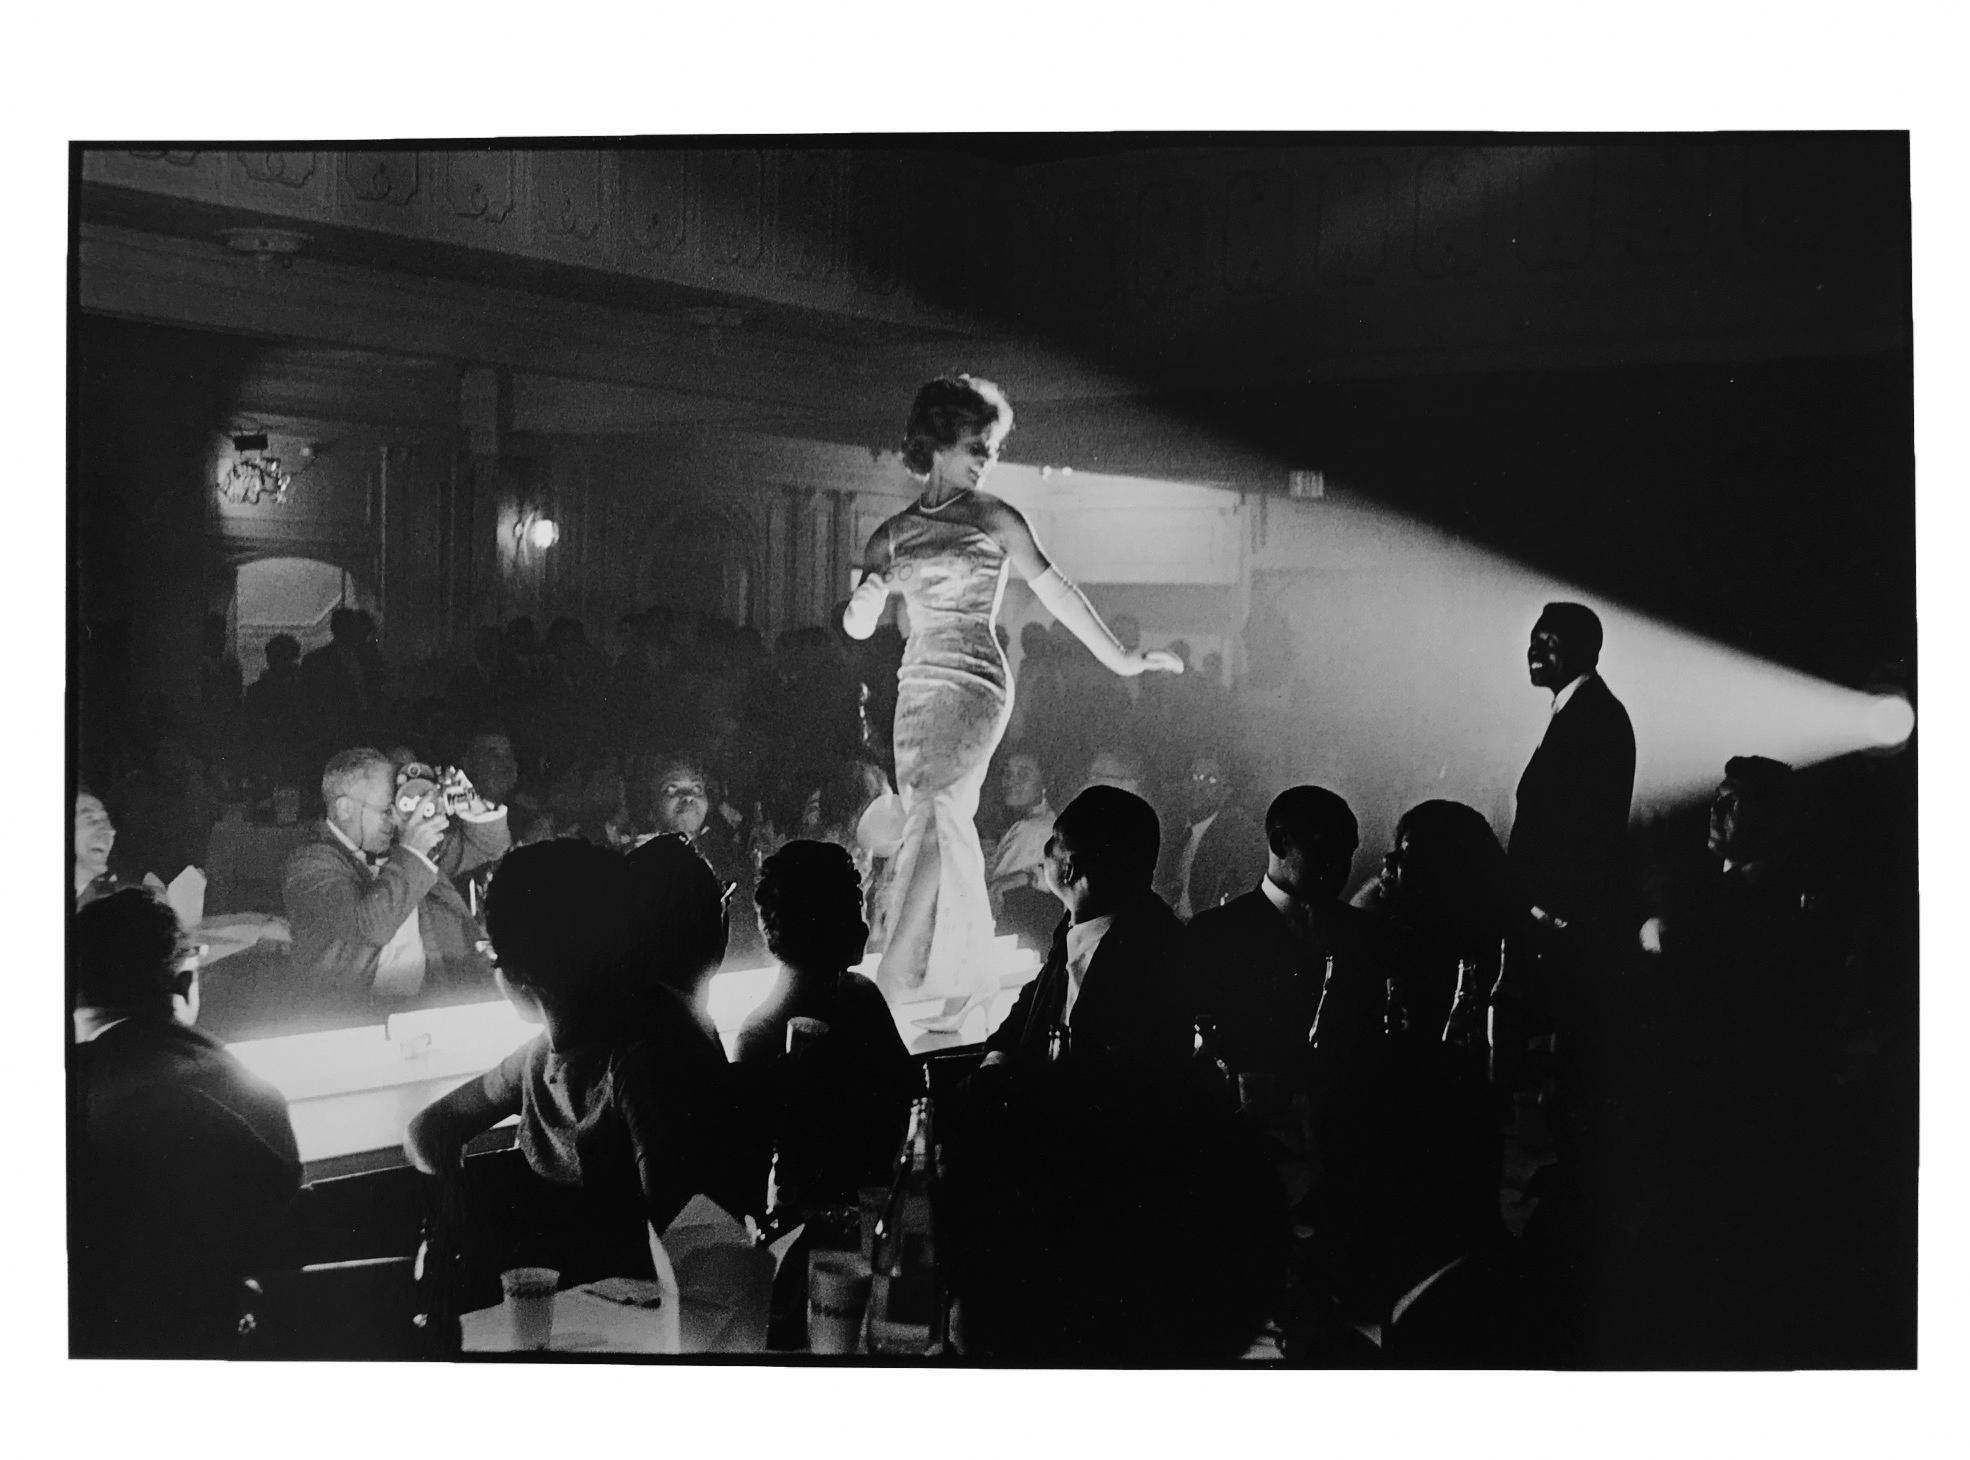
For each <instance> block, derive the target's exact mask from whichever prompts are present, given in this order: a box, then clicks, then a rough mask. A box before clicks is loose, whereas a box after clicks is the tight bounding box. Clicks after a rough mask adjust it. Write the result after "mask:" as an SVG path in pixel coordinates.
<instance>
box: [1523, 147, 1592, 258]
mask: <svg viewBox="0 0 1970 1460" xmlns="http://www.w3.org/2000/svg"><path fill="white" fill-rule="evenodd" d="M1599 162H1600V155H1599V153H1598V152H1597V151H1596V150H1595V149H1594V148H1591V147H1537V148H1530V147H1529V148H1523V149H1519V150H1518V151H1517V152H1516V153H1515V154H1514V155H1513V156H1512V157H1511V159H1510V161H1509V162H1508V164H1507V167H1506V171H1507V173H1508V175H1509V179H1510V181H1509V187H1510V191H1511V233H1510V235H1509V243H1510V248H1511V250H1512V255H1513V257H1514V258H1516V259H1517V260H1518V262H1519V264H1520V266H1521V267H1523V268H1524V269H1525V270H1526V271H1527V272H1529V273H1535V274H1537V273H1548V272H1560V271H1563V270H1568V269H1577V268H1579V267H1581V266H1582V265H1584V264H1586V263H1587V262H1588V260H1589V259H1591V258H1592V257H1593V253H1594V241H1595V226H1594V224H1595V190H1596V185H1597V183H1598V180H1599Z"/></svg>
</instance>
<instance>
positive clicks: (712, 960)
mask: <svg viewBox="0 0 1970 1460" xmlns="http://www.w3.org/2000/svg"><path fill="white" fill-rule="evenodd" d="M627 862H628V868H629V879H630V938H631V944H630V956H631V959H632V968H633V969H634V970H635V971H636V972H637V973H638V974H639V975H640V976H642V977H646V978H649V979H652V980H654V981H655V982H656V983H658V984H661V985H662V986H663V987H664V988H667V989H669V990H671V991H672V992H673V993H675V994H677V995H678V996H679V997H681V998H682V999H683V1000H684V1001H685V1002H686V1003H687V1004H689V1005H690V1006H691V1008H692V1009H693V1010H694V1011H698V1012H700V1013H701V1014H702V1012H703V995H704V986H705V981H706V980H707V979H709V978H710V977H711V976H712V975H713V974H714V973H716V972H717V971H718V966H719V964H720V963H722V962H723V961H724V959H725V949H726V945H727V943H728V941H729V939H730V936H731V921H730V915H729V906H730V902H731V897H732V894H731V891H730V889H729V888H728V887H727V885H726V884H725V883H722V882H720V881H719V879H718V875H717V874H716V873H715V872H713V871H712V870H711V866H710V864H709V863H707V862H706V861H705V859H704V858H703V857H701V856H699V855H698V854H697V852H696V851H695V850H694V849H693V848H692V846H691V843H690V842H689V841H687V840H686V839H685V838H683V837H681V836H675V835H667V836H657V837H652V838H651V839H650V840H649V841H646V842H644V843H643V845H641V846H640V847H638V848H637V849H636V850H635V851H633V852H631V853H630V854H629V856H628V858H627ZM703 1017H704V1018H706V1019H707V1020H708V1019H709V1015H704V1016H703ZM707 1027H709V1024H707Z"/></svg>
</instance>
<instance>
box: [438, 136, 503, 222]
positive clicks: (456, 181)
mask: <svg viewBox="0 0 1970 1460" xmlns="http://www.w3.org/2000/svg"><path fill="white" fill-rule="evenodd" d="M428 165H429V166H430V169H431V171H432V173H433V174H434V175H435V176H436V178H437V192H438V207H439V211H440V212H441V214H442V215H443V219H444V220H445V221H446V222H448V223H449V224H450V225H451V229H452V231H453V232H454V233H456V234H462V235H465V236H470V237H477V236H480V235H484V234H488V233H490V234H494V235H498V234H499V233H500V232H501V231H502V230H504V231H505V232H506V233H508V234H510V233H512V232H516V231H517V230H516V229H515V228H514V227H513V220H514V218H515V214H516V213H517V212H518V210H519V207H520V154H519V153H517V152H500V151H486V152H433V153H430V154H429V156H428Z"/></svg>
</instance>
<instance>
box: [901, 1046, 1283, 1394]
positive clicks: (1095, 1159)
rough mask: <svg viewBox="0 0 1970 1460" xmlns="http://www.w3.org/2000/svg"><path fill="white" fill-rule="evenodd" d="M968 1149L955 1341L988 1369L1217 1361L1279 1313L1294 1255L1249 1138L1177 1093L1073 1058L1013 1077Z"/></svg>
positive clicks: (953, 1236) (957, 1231)
mask: <svg viewBox="0 0 1970 1460" xmlns="http://www.w3.org/2000/svg"><path fill="white" fill-rule="evenodd" d="M965 1150H966V1153H967V1159H964V1160H962V1161H960V1160H957V1159H955V1158H954V1159H953V1162H952V1166H951V1173H950V1193H951V1198H952V1200H951V1202H950V1210H951V1213H952V1216H951V1220H950V1223H949V1226H948V1228H947V1230H948V1231H949V1233H950V1238H949V1240H950V1249H949V1251H950V1269H951V1283H952V1287H953V1289H954V1291H955V1292H956V1293H957V1295H958V1297H959V1300H960V1303H961V1305H962V1308H963V1313H964V1327H965V1334H966V1339H967V1343H968V1344H970V1345H971V1346H972V1347H974V1348H976V1349H977V1350H979V1351H980V1352H981V1353H982V1354H983V1355H984V1356H986V1357H988V1358H990V1359H991V1360H993V1361H995V1362H1000V1363H1014V1364H1030V1365H1059V1364H1067V1365H1071V1364H1152V1365H1174V1366H1181V1365H1190V1364H1208V1363H1224V1362H1229V1361H1232V1360H1235V1359H1237V1358H1238V1357H1239V1356H1240V1355H1241V1354H1243V1353H1244V1351H1245V1350H1246V1349H1247V1348H1248V1347H1249V1345H1250V1343H1251V1341H1252V1339H1253V1337H1254V1336H1255V1335H1256V1334H1257V1332H1258V1330H1259V1327H1260V1326H1261V1324H1262V1323H1263V1322H1264V1318H1265V1314H1266V1312H1267V1310H1268V1308H1269V1307H1270V1305H1271V1304H1272V1303H1273V1302H1275V1301H1276V1299H1277V1298H1278V1295H1279V1292H1280V1288H1281V1285H1282V1283H1283V1281H1284V1277H1285V1272H1286V1259H1287V1252H1288V1246H1289V1243H1290V1241H1291V1227H1290V1224H1289V1221H1288V1218H1287V1211H1286V1201H1285V1197H1284V1196H1283V1194H1282V1193H1281V1190H1280V1187H1279V1183H1278V1178H1277V1176H1276V1175H1275V1174H1274V1173H1273V1171H1272V1169H1271V1166H1270V1164H1269V1162H1268V1159H1267V1156H1266V1154H1265V1152H1264V1150H1263V1149H1262V1148H1261V1147H1260V1146H1259V1144H1258V1141H1257V1137H1256V1136H1255V1135H1254V1133H1253V1132H1251V1131H1250V1130H1248V1129H1246V1128H1245V1127H1243V1126H1242V1125H1241V1124H1240V1123H1239V1122H1238V1121H1237V1120H1236V1119H1235V1118H1234V1117H1232V1116H1231V1115H1229V1114H1226V1113H1222V1112H1218V1111H1215V1110H1212V1109H1208V1108H1206V1107H1205V1106H1204V1105H1203V1104H1202V1103H1201V1102H1199V1101H1197V1100H1196V1099H1195V1098H1194V1097H1193V1096H1192V1095H1191V1093H1190V1091H1189V1090H1188V1089H1187V1088H1186V1087H1184V1086H1182V1085H1181V1084H1180V1083H1176V1082H1166V1081H1162V1080H1159V1079H1157V1078H1156V1077H1155V1076H1153V1075H1151V1074H1148V1073H1146V1072H1141V1071H1136V1070H1132V1069H1127V1068H1111V1067H1108V1066H1090V1065H1080V1064H1077V1063H1076V1062H1075V1061H1071V1060H1070V1061H1065V1062H1062V1063H1060V1064H1054V1065H1041V1066H1035V1067H1033V1068H1031V1069H1022V1070H1020V1071H1018V1072H1017V1073H1016V1074H1015V1075H1014V1076H1013V1078H1012V1079H1011V1081H1010V1082H1009V1083H1008V1086H1007V1089H1006V1099H1005V1104H1004V1107H1003V1112H1002V1113H998V1114H995V1115H993V1116H989V1117H985V1118H982V1119H980V1120H978V1122H977V1123H976V1129H975V1131H974V1132H972V1139H970V1140H968V1141H967V1142H966V1143H965ZM942 1240H943V1237H942V1234H941V1233H940V1241H942ZM940 1255H942V1252H941V1250H940Z"/></svg>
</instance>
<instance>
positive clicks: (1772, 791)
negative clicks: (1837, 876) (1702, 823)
mask: <svg viewBox="0 0 1970 1460" xmlns="http://www.w3.org/2000/svg"><path fill="white" fill-rule="evenodd" d="M1794 789H1795V788H1794V772H1793V769H1792V767H1791V766H1789V765H1787V764H1785V762H1783V761H1778V760H1773V759H1771V758H1770V757H1768V756H1763V755H1734V756H1732V757H1731V758H1730V759H1729V760H1728V761H1726V762H1724V779H1723V781H1722V783H1721V784H1719V786H1718V787H1717V794H1716V796H1715V798H1714V799H1712V801H1711V803H1710V835H1709V846H1710V852H1711V855H1713V856H1717V857H1723V858H1727V859H1729V860H1730V861H1732V862H1756V861H1763V860H1766V859H1769V858H1772V857H1777V856H1780V855H1782V854H1783V853H1784V852H1785V851H1786V849H1787V847H1788V845H1789V843H1790V842H1791V839H1792V835H1793V831H1794V827H1795V823H1796V821H1797V806H1796V804H1795V802H1796V797H1795V794H1794Z"/></svg>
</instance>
